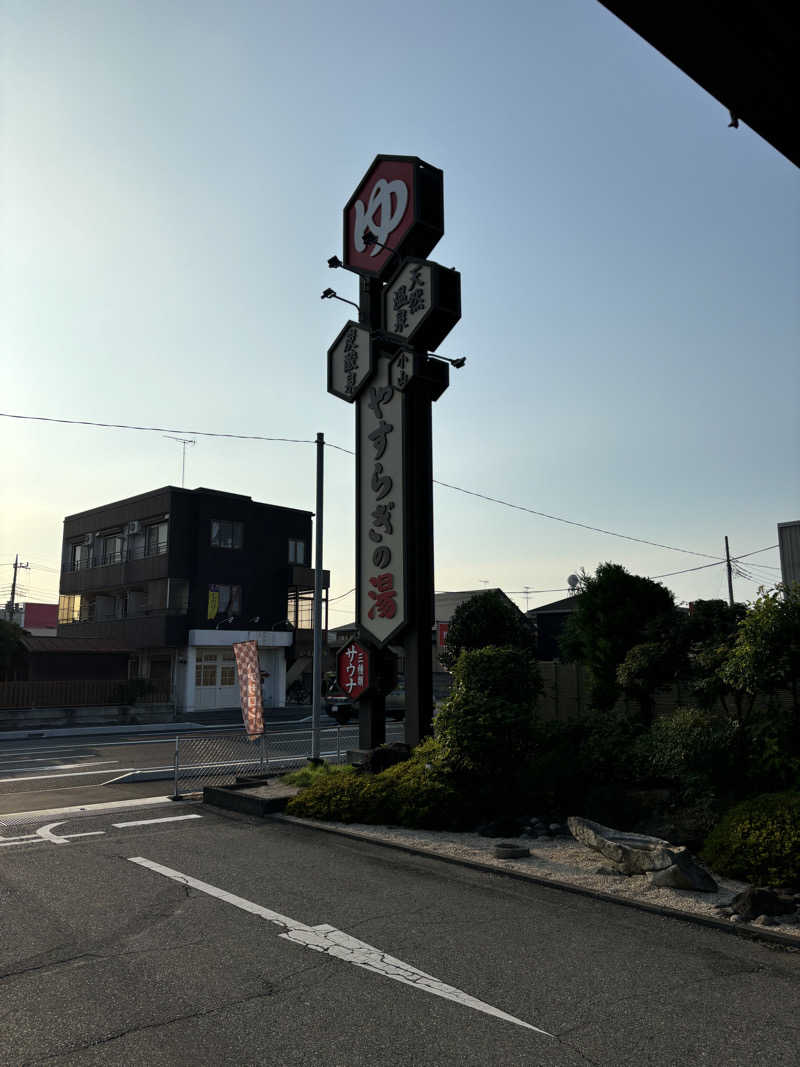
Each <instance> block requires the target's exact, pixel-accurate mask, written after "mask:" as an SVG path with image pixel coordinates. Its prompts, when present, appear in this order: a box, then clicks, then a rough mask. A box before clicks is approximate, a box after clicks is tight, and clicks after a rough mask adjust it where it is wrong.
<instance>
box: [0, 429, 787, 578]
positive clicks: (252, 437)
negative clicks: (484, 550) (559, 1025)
mask: <svg viewBox="0 0 800 1067" xmlns="http://www.w3.org/2000/svg"><path fill="white" fill-rule="evenodd" d="M0 417H2V418H9V419H19V420H25V421H33V422H49V423H57V424H60V425H70V426H91V427H96V428H98V429H114V430H138V431H143V432H149V433H174V434H187V435H189V434H190V435H192V436H197V437H210V438H225V439H231V440H241V441H268V442H278V443H285V444H308V445H312V444H315V443H316V442H315V441H314V440H312V439H311V438H296V437H274V436H267V435H263V434H234V433H222V432H217V431H209V430H187V429H176V428H175V427H163V426H142V425H136V424H130V423H112V422H96V421H93V420H89V419H61V418H52V417H49V416H43V415H19V414H14V413H11V412H0ZM325 446H326V447H327V448H332V449H334V450H335V451H337V452H343V453H345V454H346V455H351V456H352V455H355V453H354V452H353V450H352V449H349V448H344V447H343V446H342V445H337V444H334V443H333V442H331V441H325ZM433 482H434V485H439V486H442V487H443V488H445V489H452V490H453V491H454V492H458V493H463V494H465V495H466V496H472V497H475V498H477V499H479V500H486V501H488V502H490V503H494V504H499V505H501V506H502V507H508V508H512V509H513V510H515V511H522V512H525V513H527V514H530V515H536V516H538V517H539V518H545V519H550V520H551V521H553V522H560V523H564V524H565V525H568V526H575V527H578V528H579V529H583V530H590V531H591V532H593V533H600V534H605V535H606V536H607V537H618V538H621V539H622V540H625V541H632V542H635V543H637V544H645V545H651V546H652V547H654V548H661V549H664V550H665V551H668V552H680V553H682V554H685V555H690V556H701V557H704V558H706V559H712V560H714V561H715V564H708V566H713V565H716V564H717V563H721V562H724V560H723V559H722V558H720V557H718V556H716V555H713V554H712V553H710V552H697V551H695V550H694V549H690V548H677V547H676V546H674V545H667V544H664V543H662V542H659V541H652V540H649V539H648V538H644V537H634V536H632V535H631V534H623V533H619V532H618V531H616V530H607V529H605V528H603V527H600V526H592V525H590V524H589V523H584V522H578V521H576V520H574V519H567V518H564V517H563V516H560V515H551V514H550V513H548V512H545V511H538V510H537V509H535V508H530V507H527V506H525V505H522V504H513V503H511V502H510V501H508V500H502V499H500V498H499V497H493V496H490V495H489V494H488V493H481V492H477V491H476V490H472V489H464V488H463V487H462V486H458V485H453V484H452V483H450V482H443V481H441V480H439V479H436V478H435V479H434V480H433ZM777 547H778V546H777V545H772V546H769V547H768V548H762V549H756V550H754V551H753V552H748V553H745V554H744V555H742V556H739V557H737V558H739V559H743V558H745V557H746V556H750V555H758V554H759V553H761V552H767V551H769V550H770V548H777ZM39 566H40V567H42V569H48V568H46V567H44V566H43V565H39ZM695 569H698V570H699V569H702V568H687V569H686V570H685V571H671V572H668V573H666V574H662V575H656V576H655V577H662V578H666V577H671V576H672V575H675V574H681V573H689V571H691V570H695ZM52 571H53V573H59V572H58V570H57V569H56V568H52ZM541 591H542V592H562V590H561V589H554V590H541ZM342 595H343V596H346V595H347V594H342Z"/></svg>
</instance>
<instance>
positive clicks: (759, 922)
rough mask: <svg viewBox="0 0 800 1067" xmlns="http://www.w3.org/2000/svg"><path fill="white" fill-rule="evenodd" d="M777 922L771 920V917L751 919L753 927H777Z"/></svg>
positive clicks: (760, 916)
mask: <svg viewBox="0 0 800 1067" xmlns="http://www.w3.org/2000/svg"><path fill="white" fill-rule="evenodd" d="M777 925H778V920H777V919H773V918H772V916H771V915H759V916H758V918H756V919H753V926H777Z"/></svg>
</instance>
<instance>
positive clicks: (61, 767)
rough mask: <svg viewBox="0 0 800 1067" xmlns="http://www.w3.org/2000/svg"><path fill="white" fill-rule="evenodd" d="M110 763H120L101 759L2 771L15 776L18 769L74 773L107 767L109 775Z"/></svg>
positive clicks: (21, 779)
mask: <svg viewBox="0 0 800 1067" xmlns="http://www.w3.org/2000/svg"><path fill="white" fill-rule="evenodd" d="M110 763H119V760H118V759H99V760H94V761H93V762H92V763H52V764H51V765H50V766H49V767H20V768H16V767H0V771H2V772H4V773H5V774H14V773H15V772H16V770H17V769H19V770H20V771H74V770H76V769H77V768H78V767H105V768H106V769H105V770H104V771H103V774H108V765H109V764H110ZM3 781H17V782H27V781H30V779H29V778H14V779H3Z"/></svg>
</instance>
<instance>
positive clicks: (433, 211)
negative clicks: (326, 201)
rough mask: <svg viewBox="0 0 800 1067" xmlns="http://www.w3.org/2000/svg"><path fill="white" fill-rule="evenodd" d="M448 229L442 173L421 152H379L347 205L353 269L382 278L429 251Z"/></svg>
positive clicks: (348, 262) (347, 259)
mask: <svg viewBox="0 0 800 1067" xmlns="http://www.w3.org/2000/svg"><path fill="white" fill-rule="evenodd" d="M443 233H444V194H443V175H442V171H441V170H439V169H438V167H432V166H431V165H430V163H425V162H423V161H422V160H421V159H418V158H417V157H416V156H376V157H375V159H374V161H373V163H372V166H371V167H370V168H369V170H368V171H367V173H366V174H365V175H364V177H363V178H362V179H361V181H360V183H359V185H358V187H357V189H356V191H355V192H354V193H353V195H352V196H351V197H350V199H349V200H348V202H347V206H346V207H345V209H344V262H343V266H345V267H346V268H347V269H348V270H352V271H355V272H356V273H357V274H364V275H368V276H370V277H373V278H380V277H383V275H384V274H386V273H387V272H388V271H391V270H393V269H394V268H395V267H396V266H397V263H398V261H399V260H398V259H397V258H396V257H400V258H402V257H403V256H427V255H428V253H429V252H430V251H431V250H432V249H433V248H434V246H435V245H436V243H437V242H438V241H439V240H440V239H441V237H442V234H443Z"/></svg>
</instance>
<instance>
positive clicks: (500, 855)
mask: <svg viewBox="0 0 800 1067" xmlns="http://www.w3.org/2000/svg"><path fill="white" fill-rule="evenodd" d="M530 854H531V850H530V849H529V848H526V847H525V846H524V845H515V844H514V843H513V842H512V841H498V843H497V844H496V845H495V846H494V855H495V859H498V860H514V859H519V858H520V857H521V856H530Z"/></svg>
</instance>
